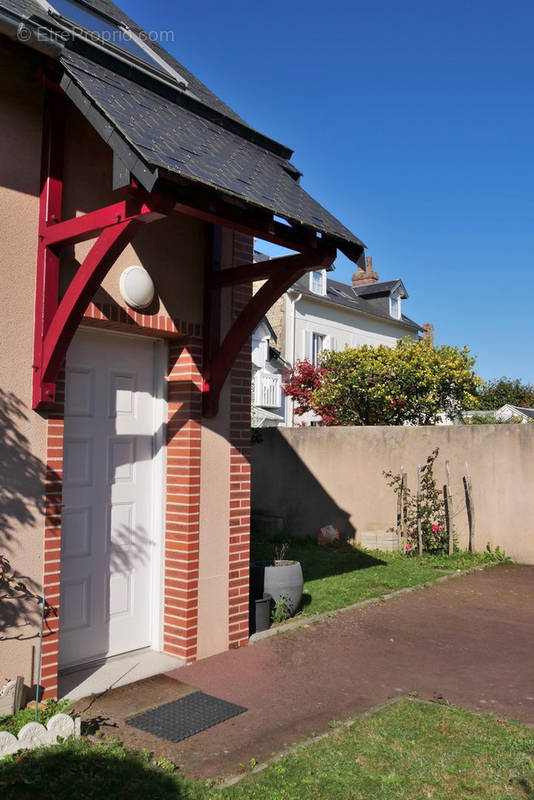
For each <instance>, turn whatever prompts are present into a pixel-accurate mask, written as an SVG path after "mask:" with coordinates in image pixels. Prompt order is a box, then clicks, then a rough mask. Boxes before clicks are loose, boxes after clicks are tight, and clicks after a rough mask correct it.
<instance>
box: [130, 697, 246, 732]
mask: <svg viewBox="0 0 534 800" xmlns="http://www.w3.org/2000/svg"><path fill="white" fill-rule="evenodd" d="M246 710H247V709H246V708H243V706H236V705H234V704H233V703H228V702H227V701H226V700H220V699H219V698H218V697H212V696H211V695H209V694H204V692H193V693H192V694H188V695H186V696H185V697H181V698H180V700H173V701H172V702H171V703H165V705H163V706H159V707H158V708H153V709H152V710H151V711H145V712H144V714H138V715H137V716H136V717H131V718H130V719H128V720H126V723H127V725H131V726H132V727H134V728H139V729H140V730H142V731H145V732H146V733H152V734H153V735H154V736H159V738H160V739H166V740H167V741H168V742H181V741H182V740H183V739H188V738H189V737H190V736H194V735H195V733H200V731H205V730H206V729H207V728H212V727H213V726H214V725H218V724H219V723H220V722H224V721H225V720H227V719H230V718H231V717H237V716H238V714H242V713H243V712H244V711H246Z"/></svg>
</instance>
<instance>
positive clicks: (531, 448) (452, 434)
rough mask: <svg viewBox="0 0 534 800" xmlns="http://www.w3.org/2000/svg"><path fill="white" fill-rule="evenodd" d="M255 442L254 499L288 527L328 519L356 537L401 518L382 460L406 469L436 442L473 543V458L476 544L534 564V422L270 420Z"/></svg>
mask: <svg viewBox="0 0 534 800" xmlns="http://www.w3.org/2000/svg"><path fill="white" fill-rule="evenodd" d="M254 438H256V439H257V440H258V441H255V443H254V445H253V447H252V509H253V513H263V514H267V515H273V516H276V517H282V518H283V520H284V523H285V527H286V529H287V530H288V531H289V532H291V533H292V534H295V535H299V536H308V535H309V536H316V535H317V533H318V532H319V529H320V528H321V527H322V526H324V525H327V524H329V523H333V524H334V525H336V526H337V527H338V528H339V530H340V531H341V532H342V533H343V534H344V535H345V536H348V537H349V538H353V537H355V538H356V540H357V541H361V538H362V533H364V532H369V531H386V530H388V529H389V528H391V527H393V526H394V525H395V521H396V496H395V495H394V494H393V491H392V490H391V488H390V487H388V486H387V484H386V481H385V479H384V476H383V474H382V472H383V470H392V471H394V472H399V471H400V469H401V467H402V466H403V467H404V468H405V470H406V471H407V472H408V483H409V485H410V486H411V488H412V489H415V488H416V475H417V465H418V464H421V463H423V462H424V460H425V458H426V457H427V456H428V455H429V454H430V452H431V451H432V450H433V449H434V448H435V447H439V449H440V453H439V457H438V460H437V462H436V470H435V473H436V477H437V479H438V481H439V482H440V484H443V483H444V482H445V469H444V465H445V460H446V459H448V460H449V462H450V468H451V478H452V493H453V501H454V513H455V532H456V535H457V537H458V541H459V544H460V546H461V547H466V546H467V536H468V521H467V513H466V510H465V493H464V486H463V480H462V479H463V476H464V475H465V474H466V467H465V462H466V461H467V462H468V463H469V469H470V472H471V478H472V484H473V500H474V508H475V526H476V530H475V543H474V549H475V550H478V551H481V550H484V548H485V547H486V545H487V543H488V542H489V543H490V544H491V546H492V547H496V546H497V545H498V546H499V547H500V548H501V549H503V550H504V551H505V552H506V554H507V555H509V556H511V557H512V558H514V559H515V560H517V561H520V562H523V563H527V564H534V426H532V425H476V426H458V427H456V426H450V427H449V426H447V427H431V426H429V427H418V428H407V427H361V428H360V427H354V428H344V427H343V428H342V427H339V428H267V429H262V430H258V431H257V434H256V436H255V437H254Z"/></svg>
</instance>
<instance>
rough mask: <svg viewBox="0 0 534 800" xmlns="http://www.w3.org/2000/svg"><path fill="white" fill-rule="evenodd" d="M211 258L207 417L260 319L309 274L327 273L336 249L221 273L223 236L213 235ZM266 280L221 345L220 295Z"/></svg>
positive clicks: (206, 335) (205, 381)
mask: <svg viewBox="0 0 534 800" xmlns="http://www.w3.org/2000/svg"><path fill="white" fill-rule="evenodd" d="M319 242H320V240H319ZM212 253H213V258H212V264H213V266H212V267H211V270H210V269H209V266H208V269H207V274H206V306H205V318H204V340H205V350H204V352H205V355H206V361H207V363H206V366H205V368H204V377H203V414H204V416H205V417H213V416H215V415H216V414H217V412H218V409H219V397H220V393H221V390H222V387H223V385H224V382H225V380H226V378H227V376H228V373H229V372H230V370H231V368H232V365H233V363H234V361H235V360H236V358H237V356H238V355H239V353H240V351H241V348H242V347H243V345H244V344H245V343H246V341H247V339H248V338H249V337H250V336H251V335H252V333H253V331H254V328H255V327H256V325H258V323H259V322H260V320H261V319H262V317H263V316H264V315H265V314H266V313H267V311H268V310H269V309H270V308H271V306H272V305H273V304H274V303H275V302H276V301H277V300H278V298H279V297H281V296H282V295H283V294H284V292H286V291H287V290H288V289H289V288H290V287H291V286H292V285H293V284H294V283H295V281H298V279H299V278H301V277H302V276H303V275H304V274H305V273H306V272H309V271H311V270H314V269H328V268H329V267H330V266H331V265H332V263H333V261H334V259H335V257H336V248H335V247H332V246H328V245H325V244H323V245H322V246H321V244H319V245H318V247H317V249H315V250H311V249H306V250H305V252H302V253H295V254H294V255H289V256H282V257H280V258H275V259H271V260H269V261H262V262H260V263H259V264H246V265H243V266H239V267H232V268H229V269H224V270H220V271H219V269H218V268H219V267H220V235H219V234H218V232H217V229H215V231H214V241H213V247H212ZM264 279H266V282H265V283H264V284H263V286H262V287H261V289H260V290H259V291H258V292H257V293H256V294H255V295H253V297H252V298H251V300H250V301H249V302H248V303H247V305H246V306H245V308H244V309H243V310H242V311H241V313H240V314H239V315H238V316H237V318H236V319H235V320H234V321H233V322H232V324H231V326H230V329H229V330H228V332H227V333H226V335H225V337H224V338H223V340H222V342H219V334H220V293H221V290H222V289H223V288H224V287H227V286H234V285H236V284H240V283H246V282H250V281H252V280H254V281H256V280H264Z"/></svg>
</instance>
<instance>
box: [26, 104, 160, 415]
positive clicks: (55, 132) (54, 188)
mask: <svg viewBox="0 0 534 800" xmlns="http://www.w3.org/2000/svg"><path fill="white" fill-rule="evenodd" d="M63 102H64V100H63V98H62V97H61V95H59V94H58V93H56V92H54V91H48V92H47V97H46V100H45V112H44V126H43V145H42V170H41V194H40V198H39V231H38V237H39V238H38V246H37V270H36V290H35V331H34V361H33V403H32V406H33V408H34V409H35V410H46V409H47V408H50V407H51V406H52V405H53V403H54V398H55V388H56V387H55V382H56V378H57V375H58V372H59V369H60V368H61V365H62V363H63V361H64V360H65V357H66V354H67V349H68V347H69V344H70V342H71V341H72V337H73V336H74V334H75V332H76V329H77V328H78V325H79V324H80V322H81V320H82V317H83V314H84V312H85V309H86V308H87V306H88V305H89V303H90V301H91V300H92V298H93V296H94V294H95V292H96V291H97V289H98V287H99V286H100V284H101V283H102V281H103V279H104V278H105V276H106V274H107V273H108V271H109V270H110V268H111V267H112V266H113V264H114V263H115V261H116V260H117V258H118V256H119V255H120V253H121V252H122V251H123V250H124V248H125V247H126V245H127V244H128V243H129V242H131V241H132V239H133V237H134V234H135V232H136V231H137V229H138V228H139V226H140V225H141V224H143V223H147V222H152V221H153V220H155V219H160V218H161V217H162V216H165V215H167V214H169V213H170V212H171V211H172V210H173V207H174V198H171V197H170V196H169V195H167V194H166V193H157V192H152V193H150V194H148V193H146V192H141V191H135V192H134V193H133V195H132V196H130V197H128V198H126V199H124V200H121V201H119V202H117V203H114V204H112V205H109V206H106V207H104V208H99V209H97V210H95V211H91V212H88V213H87V214H84V215H83V216H79V217H74V218H73V219H68V220H62V193H63V192H62V190H63V175H62V171H63V170H62V167H63V119H64V107H63ZM89 239H96V241H95V242H94V244H93V245H92V247H91V249H90V251H89V253H88V254H87V256H86V258H85V259H84V261H83V263H82V264H81V265H80V267H79V268H78V270H77V272H76V274H75V275H74V277H73V278H72V280H71V282H70V285H69V286H68V288H67V290H66V292H65V294H64V295H63V297H62V298H61V300H60V299H59V258H60V256H59V251H60V249H61V248H62V247H66V246H69V245H74V244H77V243H78V242H83V241H87V240H89Z"/></svg>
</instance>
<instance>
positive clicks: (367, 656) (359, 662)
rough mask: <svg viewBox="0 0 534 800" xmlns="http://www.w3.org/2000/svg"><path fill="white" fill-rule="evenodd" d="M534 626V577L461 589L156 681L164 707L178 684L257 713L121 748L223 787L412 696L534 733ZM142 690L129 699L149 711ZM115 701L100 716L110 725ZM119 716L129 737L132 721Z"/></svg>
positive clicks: (487, 575)
mask: <svg viewBox="0 0 534 800" xmlns="http://www.w3.org/2000/svg"><path fill="white" fill-rule="evenodd" d="M533 617H534V567H527V566H511V565H510V566H508V565H503V566H498V567H495V568H492V569H489V570H486V571H484V572H477V573H474V574H472V575H469V576H463V577H459V578H457V579H454V580H450V581H447V582H445V583H441V584H438V585H435V586H432V587H430V588H426V589H422V590H420V591H415V592H411V593H409V594H404V595H401V596H398V597H396V598H395V599H393V600H389V601H387V602H384V603H380V604H378V605H375V606H368V607H366V608H364V609H362V610H360V611H355V612H347V613H345V614H340V615H338V616H337V617H334V618H330V619H327V620H325V621H323V622H321V623H317V624H312V625H309V626H308V627H304V628H300V629H298V630H296V631H291V632H287V633H284V634H280V635H277V636H273V637H271V638H269V639H265V640H263V641H261V642H257V643H256V644H254V645H250V646H249V647H246V648H242V649H241V650H233V651H230V652H228V653H223V654H222V655H219V656H214V657H212V658H208V659H205V660H203V661H199V662H197V663H196V664H193V665H191V666H189V667H185V668H182V669H179V670H176V671H175V672H173V673H170V678H169V677H167V678H165V677H161V678H157V679H153V680H155V683H153V684H152V687H153V690H152V693H151V695H152V697H155V696H156V694H157V692H155V693H154V690H156V689H157V688H158V687H159V691H160V695H159V696H161V698H162V699H163V701H164V700H165V699H167V698H168V697H170V696H172V695H173V686H174V684H173V681H178V682H179V684H180V685H179V686H176V690H177V691H180V692H181V693H183V692H184V691H187V690H188V687H191V686H193V687H197V688H200V689H202V690H203V691H205V692H207V693H209V694H213V695H216V696H217V697H221V698H224V699H225V700H229V701H231V702H234V703H238V704H239V705H244V706H246V708H247V709H248V711H247V713H245V714H242V715H241V716H239V717H236V718H234V719H232V720H229V721H227V722H225V723H223V724H221V725H218V726H217V727H215V728H212V729H210V730H207V731H204V732H202V733H200V734H198V735H196V736H194V737H192V738H191V739H189V740H187V741H185V742H182V743H180V744H176V745H173V744H170V743H165V742H162V741H161V740H159V739H156V738H155V737H152V736H146V735H143V737H142V741H141V740H140V739H139V737H137V741H136V740H135V737H136V736H137V734H135V733H133V732H132V729H131V728H130V729H129V730H127V731H126V735H125V737H121V738H125V739H126V740H128V739H129V743H130V745H135V744H137V746H141V745H142V746H146V747H149V748H150V749H152V750H155V751H156V752H157V753H158V754H159V755H165V756H167V757H168V758H170V759H172V760H173V761H174V762H175V763H179V764H180V765H183V771H184V773H185V774H187V775H200V776H211V777H216V776H223V775H227V774H231V773H233V772H236V771H237V770H238V769H239V764H240V763H248V762H249V760H250V759H251V758H255V759H256V760H257V761H262V760H265V759H266V758H268V757H270V756H271V755H273V754H274V753H276V752H279V751H280V750H281V749H283V748H284V747H286V746H288V745H291V744H293V743H295V742H297V741H298V740H299V739H303V738H306V737H309V736H311V735H312V734H314V733H316V732H321V731H324V730H325V729H326V728H327V727H328V722H329V721H330V720H333V719H338V720H342V719H347V718H349V717H352V716H355V715H357V714H360V713H362V712H363V711H366V710H367V709H369V708H371V707H372V706H374V705H376V704H377V703H381V702H383V701H385V700H387V699H388V698H390V697H394V696H395V695H402V694H407V693H409V692H413V691H416V692H417V693H418V695H419V697H422V698H425V699H429V700H431V699H438V698H443V699H446V700H448V701H450V702H452V703H455V704H457V705H461V706H466V707H469V708H471V709H473V710H475V711H492V712H494V713H495V714H496V715H498V716H502V717H508V718H517V719H520V720H523V721H525V722H529V723H534V618H533ZM158 682H159V683H158ZM184 684H185V687H184ZM150 685H151V684H149V683H147V684H146V686H147V689H148V688H149V687H150ZM142 687H143V684H142V683H140V684H137V688H134V687H132V688H131V690H130V694H129V695H125V696H126V697H128V696H129V697H130V702H131V701H132V699H133V698H136V700H135V702H137V703H141V705H143V703H142V696H143V688H142ZM127 689H128V687H126V690H127ZM121 691H122V690H117V692H121ZM112 694H115V693H112ZM117 697H118V698H120V695H117ZM110 700H111V697H110V699H109V700H108V701H107V702H108V706H107V708H106V699H105V698H102V699H101V700H100V701H99V702H97V704H96V705H95V707H94V710H95V711H98V712H99V713H103V714H104V715H106V713H108V714H109V711H110V707H109V702H110ZM126 703H128V701H126ZM144 705H145V706H147V705H157V702H154V701H153V700H152V702H150V703H147V702H146V699H145V703H144ZM131 711H132V709H130V713H131ZM114 713H115V719H116V720H118V722H119V725H120V728H121V732H120V733H119V735H121V734H122V731H123V730H124V728H123V726H122V725H121V721H120V717H121V716H122V714H120V713H118V712H117V710H115V712H114Z"/></svg>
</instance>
